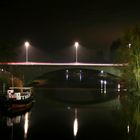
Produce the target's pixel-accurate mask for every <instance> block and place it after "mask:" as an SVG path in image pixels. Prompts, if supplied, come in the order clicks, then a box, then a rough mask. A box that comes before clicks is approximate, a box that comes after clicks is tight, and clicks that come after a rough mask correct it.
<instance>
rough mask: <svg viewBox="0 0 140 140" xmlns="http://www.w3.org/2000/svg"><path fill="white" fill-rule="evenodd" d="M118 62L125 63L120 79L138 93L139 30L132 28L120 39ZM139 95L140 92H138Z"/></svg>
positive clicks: (139, 66) (139, 62)
mask: <svg viewBox="0 0 140 140" xmlns="http://www.w3.org/2000/svg"><path fill="white" fill-rule="evenodd" d="M117 57H118V58H119V59H118V60H119V62H121V63H127V64H128V66H127V67H126V68H124V69H123V75H122V77H123V78H125V79H126V80H127V83H128V85H129V87H130V88H129V89H133V90H134V89H135V90H137V91H140V28H139V27H133V28H130V29H129V30H127V31H126V32H125V34H124V36H123V37H122V39H121V47H120V48H119V49H118V55H117ZM139 94H140V92H139Z"/></svg>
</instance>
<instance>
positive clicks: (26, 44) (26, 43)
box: [24, 41, 30, 63]
mask: <svg viewBox="0 0 140 140" xmlns="http://www.w3.org/2000/svg"><path fill="white" fill-rule="evenodd" d="M24 45H25V49H26V63H27V62H28V48H29V46H30V43H29V42H28V41H26V42H25V43H24Z"/></svg>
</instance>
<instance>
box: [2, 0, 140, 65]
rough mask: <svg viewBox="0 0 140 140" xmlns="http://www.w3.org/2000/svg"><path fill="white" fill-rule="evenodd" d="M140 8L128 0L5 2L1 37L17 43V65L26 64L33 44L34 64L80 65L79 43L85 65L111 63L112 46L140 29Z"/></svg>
mask: <svg viewBox="0 0 140 140" xmlns="http://www.w3.org/2000/svg"><path fill="white" fill-rule="evenodd" d="M139 6H140V4H139V3H138V2H136V1H131V2H129V1H123V0H105V1H99V0H97V1H96V0H92V2H89V1H88V0H86V1H76V0H75V1H72V0H65V1H60V0H58V1H57V2H54V1H46V2H45V1H44V2H42V1H41V0H40V1H39V0H36V1H35V0H34V1H30V0H23V1H22V0H0V39H1V40H5V41H9V42H14V43H13V47H14V48H16V50H17V52H18V54H19V56H18V59H17V61H24V56H25V48H24V46H23V45H24V41H26V40H28V41H29V42H30V43H31V47H30V49H29V59H30V61H46V62H74V61H75V48H74V46H73V44H74V42H75V41H79V43H80V47H79V48H78V61H79V62H93V63H94V62H110V61H111V60H110V57H109V56H110V54H109V53H110V51H109V50H110V47H111V45H112V42H113V41H114V40H116V39H118V38H119V37H121V36H122V34H123V33H124V31H125V30H126V29H127V28H129V27H131V26H135V25H139V22H140V8H139ZM9 49H11V48H9Z"/></svg>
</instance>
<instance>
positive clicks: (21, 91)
mask: <svg viewBox="0 0 140 140" xmlns="http://www.w3.org/2000/svg"><path fill="white" fill-rule="evenodd" d="M5 100H6V101H5V104H4V107H5V109H6V111H8V112H11V113H16V112H21V111H24V110H28V109H30V108H31V107H32V104H33V101H34V99H33V90H32V87H9V89H8V90H7V93H6V99H5Z"/></svg>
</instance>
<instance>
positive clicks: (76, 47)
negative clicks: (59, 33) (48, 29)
mask: <svg viewBox="0 0 140 140" xmlns="http://www.w3.org/2000/svg"><path fill="white" fill-rule="evenodd" d="M74 46H75V49H76V53H75V61H76V63H77V59H78V55H77V50H78V47H79V43H78V42H75V44H74Z"/></svg>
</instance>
